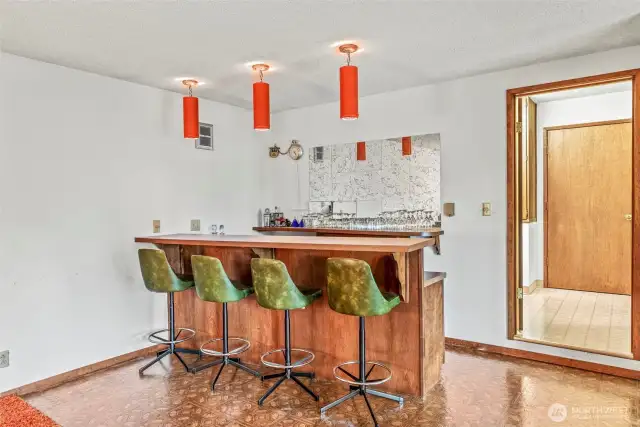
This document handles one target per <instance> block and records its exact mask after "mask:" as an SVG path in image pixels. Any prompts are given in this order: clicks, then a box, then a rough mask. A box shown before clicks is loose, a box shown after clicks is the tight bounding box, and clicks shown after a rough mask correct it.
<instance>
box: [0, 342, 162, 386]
mask: <svg viewBox="0 0 640 427" xmlns="http://www.w3.org/2000/svg"><path fill="white" fill-rule="evenodd" d="M163 347H164V346H162V345H154V346H151V347H147V348H143V349H140V350H136V351H132V352H131V353H126V354H123V355H120V356H116V357H112V358H111V359H107V360H103V361H101V362H96V363H93V364H91V365H87V366H83V367H81V368H78V369H74V370H72V371H69V372H64V373H62V374H58V375H54V376H52V377H49V378H45V379H43V380H40V381H36V382H34V383H30V384H25V385H23V386H20V387H18V388H14V389H12V390H8V391H5V392H0V397H3V396H7V395H10V394H16V395H18V396H25V395H27V394H31V393H40V392H43V391H45V390H49V389H51V388H54V387H57V386H59V385H62V384H64V383H68V382H69V381H73V380H76V379H78V378H81V377H83V376H85V375H89V374H93V373H95V372H97V371H102V370H104V369H107V368H111V367H113V366H116V365H119V364H121V363H125V362H130V361H132V360H136V359H140V358H143V357H147V356H150V355H152V354H155V353H156V352H158V351H159V350H161V349H162V348H163Z"/></svg>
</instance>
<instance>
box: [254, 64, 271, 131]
mask: <svg viewBox="0 0 640 427" xmlns="http://www.w3.org/2000/svg"><path fill="white" fill-rule="evenodd" d="M251 68H253V69H254V70H255V71H258V72H259V73H260V81H259V82H256V83H254V84H253V128H254V129H255V130H259V131H266V130H269V129H271V107H270V103H269V83H265V82H263V81H262V79H263V77H264V76H263V74H262V73H263V72H264V71H267V70H268V69H269V66H268V65H267V64H255V65H253V66H252V67H251Z"/></svg>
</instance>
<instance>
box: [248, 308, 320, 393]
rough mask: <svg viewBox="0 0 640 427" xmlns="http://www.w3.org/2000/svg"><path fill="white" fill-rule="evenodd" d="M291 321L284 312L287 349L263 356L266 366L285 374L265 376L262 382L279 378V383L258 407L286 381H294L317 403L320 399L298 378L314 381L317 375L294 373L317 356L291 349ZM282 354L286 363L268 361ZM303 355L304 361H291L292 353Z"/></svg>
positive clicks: (273, 386) (307, 351)
mask: <svg viewBox="0 0 640 427" xmlns="http://www.w3.org/2000/svg"><path fill="white" fill-rule="evenodd" d="M290 339H291V320H290V318H289V310H285V312H284V340H285V348H279V349H276V350H271V351H269V352H267V353H265V354H263V355H262V357H261V360H262V363H263V364H264V365H265V366H268V367H271V368H276V369H284V372H278V373H277V374H269V375H263V376H262V378H261V380H262V381H265V380H271V379H274V378H279V380H278V381H276V383H275V384H274V385H272V386H271V387H270V388H269V390H267V392H266V393H265V394H264V395H263V396H262V397H261V398H260V399H259V400H258V405H260V406H262V404H263V403H264V401H265V400H266V399H267V397H269V396H270V395H271V393H273V392H274V391H275V390H276V389H277V388H278V387H279V386H280V385H281V384H282V383H283V382H284V381H285V380H292V381H293V382H295V383H296V384H298V386H300V388H302V389H303V390H304V391H305V392H307V394H309V395H310V396H311V397H313V399H314V400H315V401H316V402H317V401H318V400H319V399H320V398H319V397H318V395H317V394H315V393H314V392H313V391H312V390H311V389H310V388H309V387H307V386H306V385H305V384H304V383H303V382H302V381H300V380H299V379H298V378H309V379H310V380H313V379H314V378H315V376H316V375H315V374H314V373H313V372H293V369H294V368H300V367H302V366H306V365H308V364H310V363H311V362H312V361H313V359H315V357H316V356H315V354H313V353H312V352H310V351H309V350H303V349H301V348H291V342H290ZM278 352H282V354H283V356H284V360H285V363H284V364H281V363H276V362H271V361H269V360H268V358H269V356H271V355H273V354H275V353H278ZM292 352H295V353H303V354H306V356H305V357H303V358H302V359H300V360H298V361H296V362H292V361H291V353H292Z"/></svg>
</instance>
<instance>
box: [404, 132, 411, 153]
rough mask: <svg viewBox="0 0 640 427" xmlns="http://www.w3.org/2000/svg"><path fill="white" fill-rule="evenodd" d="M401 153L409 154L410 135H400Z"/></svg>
mask: <svg viewBox="0 0 640 427" xmlns="http://www.w3.org/2000/svg"><path fill="white" fill-rule="evenodd" d="M402 155H403V156H410V155H411V137H410V136H403V137H402Z"/></svg>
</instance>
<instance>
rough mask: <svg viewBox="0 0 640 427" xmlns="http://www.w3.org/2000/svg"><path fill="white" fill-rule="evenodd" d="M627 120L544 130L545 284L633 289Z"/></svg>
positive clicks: (595, 289) (618, 291)
mask: <svg viewBox="0 0 640 427" xmlns="http://www.w3.org/2000/svg"><path fill="white" fill-rule="evenodd" d="M631 148H632V130H631V122H630V121H616V122H603V123H592V124H587V125H578V126H564V127H556V128H546V129H545V152H546V153H545V177H544V184H545V212H544V225H545V268H546V272H545V278H544V281H545V286H546V287H550V288H560V289H572V290H579V291H591V292H607V293H614V294H627V295H630V294H631V231H632V230H631V227H632V221H631V217H630V214H631V212H632V207H631V206H632V205H631V202H632V191H631V188H632V187H631V184H632V178H631V173H632V166H631V165H632V163H631V162H632V151H631Z"/></svg>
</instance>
